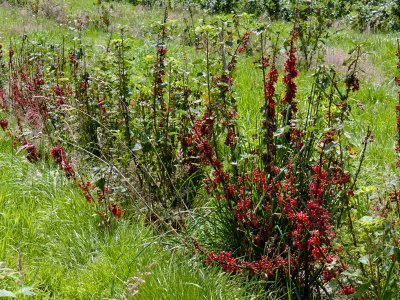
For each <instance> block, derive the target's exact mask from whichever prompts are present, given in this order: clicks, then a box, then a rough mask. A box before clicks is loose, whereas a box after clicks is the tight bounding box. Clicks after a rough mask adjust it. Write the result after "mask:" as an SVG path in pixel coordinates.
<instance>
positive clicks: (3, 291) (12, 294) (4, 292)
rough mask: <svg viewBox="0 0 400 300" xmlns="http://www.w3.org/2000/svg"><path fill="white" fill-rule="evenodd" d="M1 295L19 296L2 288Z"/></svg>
mask: <svg viewBox="0 0 400 300" xmlns="http://www.w3.org/2000/svg"><path fill="white" fill-rule="evenodd" d="M0 297H10V298H17V295H15V294H14V293H13V292H10V291H7V290H0Z"/></svg>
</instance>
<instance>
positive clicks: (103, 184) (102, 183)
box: [94, 178, 106, 190]
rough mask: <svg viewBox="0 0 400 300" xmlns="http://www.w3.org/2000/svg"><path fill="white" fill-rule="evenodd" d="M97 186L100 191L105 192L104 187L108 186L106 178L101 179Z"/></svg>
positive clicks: (96, 183)
mask: <svg viewBox="0 0 400 300" xmlns="http://www.w3.org/2000/svg"><path fill="white" fill-rule="evenodd" d="M94 185H95V186H97V187H98V188H99V189H101V190H103V189H104V187H105V186H106V180H105V178H100V179H99V180H97V181H96V182H95V184H94Z"/></svg>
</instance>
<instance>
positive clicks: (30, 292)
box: [18, 286, 36, 296]
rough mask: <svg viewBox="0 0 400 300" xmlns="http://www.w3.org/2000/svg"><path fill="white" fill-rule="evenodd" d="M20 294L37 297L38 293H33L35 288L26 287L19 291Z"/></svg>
mask: <svg viewBox="0 0 400 300" xmlns="http://www.w3.org/2000/svg"><path fill="white" fill-rule="evenodd" d="M18 293H19V294H22V295H26V296H35V295H36V293H35V292H34V291H33V287H31V286H24V287H23V288H21V289H20V290H19V291H18Z"/></svg>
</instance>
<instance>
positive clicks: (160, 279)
mask: <svg viewBox="0 0 400 300" xmlns="http://www.w3.org/2000/svg"><path fill="white" fill-rule="evenodd" d="M12 152H13V150H12V147H11V141H10V140H8V138H7V137H5V136H4V135H2V136H1V138H0V168H1V170H2V171H1V174H0V180H1V182H2V184H1V187H0V207H1V214H0V231H1V232H2V241H1V243H0V261H4V262H6V264H7V266H8V267H9V268H11V269H15V270H19V273H20V276H18V278H17V279H18V280H12V281H11V282H10V281H8V282H4V281H0V289H9V290H14V291H15V290H18V289H20V288H21V287H23V286H31V287H33V289H32V290H31V291H32V292H34V293H35V294H36V296H37V297H38V298H40V299H50V298H51V299H53V298H57V299H103V298H117V299H130V298H131V297H133V295H136V297H137V298H139V299H140V298H141V299H235V298H240V299H243V298H244V297H245V290H244V288H241V287H240V286H238V285H236V284H235V283H234V282H232V281H230V280H229V275H227V274H221V273H219V272H217V271H215V270H212V269H204V268H202V267H200V266H199V265H198V262H196V261H194V260H191V259H189V260H188V259H187V257H186V256H187V253H186V251H185V250H184V249H183V248H175V249H174V248H173V247H166V246H165V245H164V242H165V241H164V240H163V239H161V238H157V237H154V236H153V235H152V232H151V231H150V230H149V229H148V228H146V227H144V226H143V225H142V223H141V222H140V220H139V219H135V220H126V221H122V222H119V223H118V224H116V225H115V226H114V227H113V228H111V229H109V230H105V231H100V230H98V228H97V223H98V220H96V215H95V214H93V213H94V211H92V208H91V206H90V205H87V203H85V201H84V200H82V195H81V191H79V189H78V188H76V187H75V186H74V185H73V184H72V183H71V182H69V181H68V180H67V179H66V178H65V177H64V176H63V174H62V171H60V170H57V169H54V168H53V167H50V166H49V165H48V163H47V162H45V161H43V162H40V163H37V164H31V163H29V162H28V161H26V159H24V158H22V157H21V156H20V155H13V154H12ZM184 257H186V258H185V259H183V258H184ZM138 283H140V284H138Z"/></svg>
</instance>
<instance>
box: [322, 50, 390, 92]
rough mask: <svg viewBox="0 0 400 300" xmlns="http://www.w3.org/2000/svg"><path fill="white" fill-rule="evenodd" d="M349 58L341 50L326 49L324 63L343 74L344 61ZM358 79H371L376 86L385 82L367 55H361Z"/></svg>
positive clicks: (344, 68)
mask: <svg viewBox="0 0 400 300" xmlns="http://www.w3.org/2000/svg"><path fill="white" fill-rule="evenodd" d="M349 57H350V55H349V53H347V52H346V51H345V50H343V49H341V48H328V49H326V50H325V56H324V61H325V64H331V65H334V66H335V67H336V69H337V70H339V71H342V72H345V71H346V66H344V65H343V63H344V62H345V60H346V59H348V58H349ZM359 67H360V74H359V75H360V77H362V78H369V79H372V80H373V81H374V82H376V83H377V84H382V83H383V82H385V81H386V80H387V78H385V76H384V74H383V73H382V72H381V71H380V70H379V69H378V68H377V67H375V66H374V65H373V64H372V63H371V61H370V59H369V58H368V54H363V55H362V56H361V60H360V65H359Z"/></svg>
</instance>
